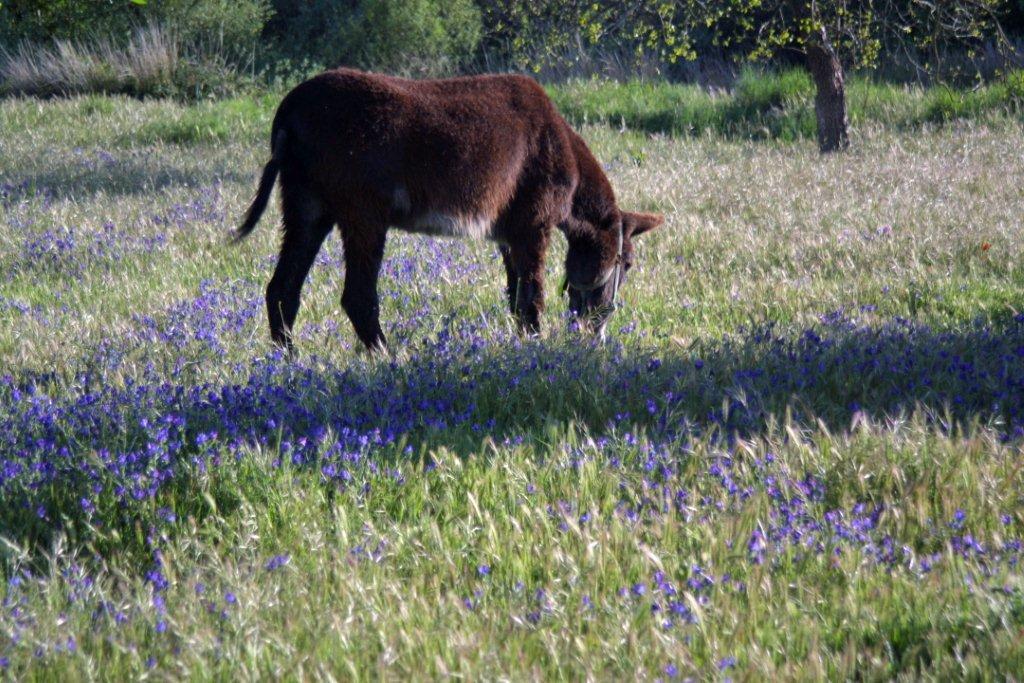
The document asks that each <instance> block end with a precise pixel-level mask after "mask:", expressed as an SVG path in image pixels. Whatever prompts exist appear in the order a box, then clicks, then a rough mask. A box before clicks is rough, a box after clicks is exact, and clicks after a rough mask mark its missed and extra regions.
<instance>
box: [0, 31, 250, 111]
mask: <svg viewBox="0 0 1024 683" xmlns="http://www.w3.org/2000/svg"><path fill="white" fill-rule="evenodd" d="M241 81H242V79H241V77H240V76H239V74H238V73H237V72H235V71H234V69H232V68H229V67H228V66H227V65H226V64H225V63H224V62H223V61H222V60H220V59H219V58H218V57H217V55H216V54H214V53H209V52H207V53H197V52H193V51H189V50H186V49H185V48H184V47H183V45H182V43H181V41H180V40H179V39H178V37H177V36H176V35H175V33H174V32H173V31H172V30H170V29H167V28H165V27H162V26H159V25H150V26H146V27H143V28H140V29H138V30H136V31H135V32H134V33H133V34H132V36H131V38H130V39H129V40H128V41H127V42H126V43H124V44H119V43H115V42H114V41H112V40H111V39H109V38H103V39H99V40H93V41H68V40H58V41H55V42H54V43H52V44H50V45H37V44H32V43H22V44H21V45H19V46H18V47H16V48H13V49H12V50H4V51H2V52H0V92H6V93H8V94H17V95H36V96H51V95H74V94H83V93H124V94H130V95H135V96H172V95H173V96H184V97H192V96H197V95H201V94H202V95H206V94H218V93H220V94H222V93H225V92H228V91H230V90H233V89H235V88H236V87H237V86H238V84H239V83H240V82H241Z"/></svg>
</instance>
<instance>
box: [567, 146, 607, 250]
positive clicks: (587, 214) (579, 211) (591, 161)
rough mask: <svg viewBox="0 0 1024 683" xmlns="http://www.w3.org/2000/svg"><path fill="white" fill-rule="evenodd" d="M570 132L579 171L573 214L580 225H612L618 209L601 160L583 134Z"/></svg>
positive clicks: (594, 227) (599, 226) (592, 226)
mask: <svg viewBox="0 0 1024 683" xmlns="http://www.w3.org/2000/svg"><path fill="white" fill-rule="evenodd" d="M569 135H570V137H571V138H572V147H573V154H574V156H575V157H576V168H577V172H578V173H579V181H578V184H577V185H576V191H575V193H574V194H573V199H572V215H573V218H576V219H577V221H578V222H579V223H581V224H582V225H580V226H579V227H580V228H581V229H586V230H600V229H602V228H604V227H605V226H607V225H609V223H610V222H611V219H612V218H613V217H614V215H615V214H616V213H617V212H618V208H617V207H616V204H615V192H614V190H612V184H611V183H610V182H609V181H608V176H606V175H605V174H604V169H603V168H601V163H600V162H599V161H598V160H597V159H596V158H595V157H594V155H593V154H592V153H591V152H590V149H589V148H588V147H587V143H586V142H584V141H583V138H581V137H580V136H579V135H578V134H577V133H576V132H575V131H573V130H571V129H570V131H569Z"/></svg>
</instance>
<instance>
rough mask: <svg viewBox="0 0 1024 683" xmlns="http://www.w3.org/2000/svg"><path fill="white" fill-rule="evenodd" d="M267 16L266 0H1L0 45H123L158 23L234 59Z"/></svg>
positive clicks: (193, 44)
mask: <svg viewBox="0 0 1024 683" xmlns="http://www.w3.org/2000/svg"><path fill="white" fill-rule="evenodd" d="M270 15H271V7H270V0H148V1H147V2H145V3H144V4H136V3H133V2H128V0H121V1H119V2H111V1H110V0H7V1H5V2H3V3H0V44H2V45H7V46H11V45H17V44H23V43H26V42H27V43H35V44H40V45H51V44H53V42H54V41H61V40H63V41H74V43H75V44H76V45H80V44H81V43H82V42H83V41H84V42H89V43H96V42H103V43H109V44H112V45H114V46H116V47H123V46H124V45H125V44H126V43H128V42H130V41H131V40H133V39H134V38H135V36H136V34H137V33H138V30H139V28H140V27H143V26H148V25H152V24H159V25H161V26H163V27H166V28H169V29H171V30H172V31H173V33H174V34H175V36H176V40H177V41H178V42H179V44H181V45H183V46H186V47H188V48H189V49H190V50H191V51H192V52H202V53H203V54H208V55H209V54H213V55H216V56H217V57H218V58H221V59H225V60H226V61H230V62H239V61H241V60H243V59H245V58H248V57H249V56H250V55H251V54H252V51H253V48H254V46H255V45H256V41H257V39H258V38H259V35H260V33H261V31H262V30H263V27H264V25H265V24H266V22H267V19H268V18H269V17H270Z"/></svg>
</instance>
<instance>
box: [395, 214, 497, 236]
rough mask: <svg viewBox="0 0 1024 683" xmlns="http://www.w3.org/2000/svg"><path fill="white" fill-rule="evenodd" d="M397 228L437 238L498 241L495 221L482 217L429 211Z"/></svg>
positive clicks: (400, 224) (402, 222)
mask: <svg viewBox="0 0 1024 683" xmlns="http://www.w3.org/2000/svg"><path fill="white" fill-rule="evenodd" d="M395 227H396V228H398V229H400V230H405V231H407V232H417V233H420V234H423V235H434V236H437V237H461V238H467V239H474V240H484V239H489V240H493V239H496V237H495V233H494V221H492V220H490V219H488V218H484V217H482V216H474V215H464V214H457V213H444V212H440V211H428V212H426V213H424V214H421V215H419V216H415V217H413V218H410V219H407V220H404V221H401V222H400V223H398V224H397V225H395Z"/></svg>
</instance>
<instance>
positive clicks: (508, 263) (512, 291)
mask: <svg viewBox="0 0 1024 683" xmlns="http://www.w3.org/2000/svg"><path fill="white" fill-rule="evenodd" d="M498 251H499V252H500V253H501V261H502V263H504V264H505V278H506V280H505V282H506V284H505V297H506V298H507V299H508V310H509V312H511V313H512V315H515V314H516V293H517V292H518V291H519V275H518V274H516V269H515V266H514V265H513V264H512V250H511V249H509V248H508V247H507V246H505V245H504V244H502V245H501V246H499V247H498Z"/></svg>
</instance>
